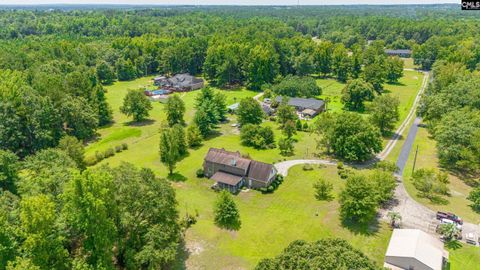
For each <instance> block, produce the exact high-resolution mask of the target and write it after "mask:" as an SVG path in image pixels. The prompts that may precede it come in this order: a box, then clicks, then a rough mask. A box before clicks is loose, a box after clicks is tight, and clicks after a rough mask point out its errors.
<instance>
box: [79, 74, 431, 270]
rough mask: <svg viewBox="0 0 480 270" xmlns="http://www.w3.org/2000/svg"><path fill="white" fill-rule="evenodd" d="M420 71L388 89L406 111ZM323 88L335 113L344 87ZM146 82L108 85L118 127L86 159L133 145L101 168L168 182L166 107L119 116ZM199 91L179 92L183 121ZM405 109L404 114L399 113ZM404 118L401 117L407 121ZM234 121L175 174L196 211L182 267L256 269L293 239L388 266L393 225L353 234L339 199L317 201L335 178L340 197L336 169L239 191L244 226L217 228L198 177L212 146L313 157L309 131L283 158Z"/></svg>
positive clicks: (233, 95) (184, 202) (103, 133)
mask: <svg viewBox="0 0 480 270" xmlns="http://www.w3.org/2000/svg"><path fill="white" fill-rule="evenodd" d="M422 76H423V75H422V74H419V73H416V72H409V71H407V72H405V77H404V78H402V79H401V83H400V84H399V85H387V86H386V88H387V89H388V91H390V92H391V93H392V94H396V95H398V96H399V97H400V99H401V101H402V104H401V108H407V107H409V106H411V103H412V102H413V99H414V97H415V94H416V93H417V91H418V90H419V88H420V84H421V79H422ZM317 82H318V83H319V85H321V86H322V89H323V90H324V93H323V95H324V96H322V97H326V96H328V95H330V96H331V97H333V98H334V97H337V99H336V103H335V102H332V103H331V104H333V105H331V107H330V109H332V110H338V111H340V110H342V107H341V106H342V104H341V103H340V100H339V97H338V96H339V95H340V93H341V89H342V88H343V85H342V84H340V83H338V82H336V81H334V80H329V79H325V80H317ZM149 84H150V80H149V78H141V79H138V80H135V81H131V82H117V83H115V84H114V85H112V86H108V87H106V89H107V91H108V92H107V99H108V101H109V103H110V105H111V107H112V109H113V112H114V113H113V115H114V120H115V122H114V123H113V124H112V125H111V126H108V127H105V128H102V129H100V130H99V135H100V136H99V139H98V140H97V141H96V142H93V143H91V144H90V145H88V146H87V153H86V155H87V156H89V155H94V154H95V151H103V150H105V149H107V148H109V147H114V146H116V145H119V144H121V143H127V144H128V150H126V151H123V152H121V153H117V154H116V155H115V156H113V157H110V158H108V159H105V160H103V161H102V162H101V163H100V164H110V165H112V166H116V165H119V164H120V163H121V162H123V161H126V162H131V163H133V164H135V165H136V166H139V167H148V168H151V169H152V170H154V172H155V173H156V174H157V175H158V176H160V177H167V174H168V171H167V169H166V167H165V166H164V165H163V164H161V163H160V161H159V154H158V144H159V136H158V130H159V126H160V123H161V122H162V121H164V120H165V113H164V111H163V107H164V105H163V104H162V103H159V102H155V103H153V110H152V111H151V113H150V117H149V119H150V120H149V121H146V122H145V123H141V124H132V123H131V119H129V118H127V117H126V116H125V115H123V114H121V113H120V112H119V107H120V106H121V104H122V102H123V97H124V96H125V94H126V93H127V90H128V89H137V88H140V87H145V86H147V87H149ZM217 91H222V92H223V93H224V94H225V95H226V96H227V105H230V104H233V103H235V102H238V101H239V100H240V99H241V98H243V97H253V96H254V95H256V94H257V93H256V92H253V91H248V90H246V89H243V88H241V89H238V90H228V91H227V90H217ZM197 94H198V91H193V92H189V93H182V94H180V96H181V97H182V99H183V100H184V101H185V105H186V108H187V112H186V115H185V120H186V122H187V123H190V122H191V120H192V118H193V115H194V108H193V106H194V101H195V97H196V95H197ZM401 110H403V109H401ZM405 116H406V114H402V117H405ZM228 117H229V121H228V122H227V123H224V124H221V125H219V128H218V132H217V134H215V135H213V136H212V137H211V138H207V140H205V141H204V143H203V145H202V146H201V147H199V148H197V149H190V151H189V154H188V156H186V157H184V159H183V160H181V161H180V162H179V163H178V164H177V167H176V169H175V175H174V177H171V179H172V185H173V186H174V187H175V189H176V191H177V198H178V202H179V209H180V211H181V213H182V214H183V213H185V211H188V212H190V213H194V212H195V211H198V213H199V217H198V222H197V224H195V225H194V226H193V227H192V228H191V229H189V230H188V231H187V233H186V238H185V239H186V245H187V247H188V248H189V250H191V253H190V254H188V258H187V259H186V260H179V264H178V265H177V268H183V267H185V264H187V265H189V266H195V268H201V269H203V268H205V269H251V268H253V267H254V265H255V264H256V263H257V262H258V261H259V260H260V259H261V258H264V257H273V256H275V255H277V254H278V253H280V252H281V251H282V250H283V249H284V248H285V247H286V246H287V245H288V244H289V243H290V242H291V241H293V240H296V239H305V240H309V241H314V240H317V239H319V238H323V237H341V238H344V239H346V240H348V241H349V242H350V243H352V245H354V246H355V247H357V248H359V249H361V250H362V251H363V252H365V253H366V254H367V255H368V256H369V257H371V258H372V259H374V260H375V261H376V262H377V263H378V264H379V265H381V264H382V262H383V257H384V253H385V249H386V247H387V245H388V241H389V237H390V234H391V231H390V229H389V228H388V225H386V224H385V223H380V224H379V225H378V231H376V232H373V233H367V234H365V233H361V232H358V231H357V232H354V231H350V230H348V229H345V228H343V227H342V226H341V224H340V220H339V216H338V202H337V201H336V200H333V201H331V202H319V201H316V200H315V198H314V197H313V188H312V184H313V181H314V180H316V179H318V178H319V177H320V176H323V177H325V178H326V179H328V180H330V181H331V182H332V183H333V184H334V186H335V191H336V192H338V191H339V190H340V188H341V187H342V185H343V182H344V180H341V179H339V177H338V176H337V173H336V168H335V167H328V168H323V169H318V168H317V169H315V170H314V171H303V170H302V168H301V166H298V167H295V168H293V169H292V170H291V171H290V174H289V176H288V177H287V179H286V180H285V182H284V183H283V184H282V185H281V186H280V188H279V189H278V190H277V191H276V192H275V193H274V194H268V195H267V194H265V195H264V194H261V193H259V192H256V191H250V192H242V193H240V194H239V195H238V196H236V197H235V200H236V201H237V203H238V206H239V208H240V213H241V217H242V226H241V229H240V230H239V231H237V232H230V231H225V230H220V229H218V228H217V227H216V226H215V225H214V224H213V213H212V206H213V203H214V200H215V197H216V196H215V193H214V192H213V191H212V190H211V189H210V186H211V185H212V184H213V182H212V181H210V180H207V179H198V178H197V177H196V175H195V172H196V170H197V169H199V168H200V167H201V165H202V163H203V158H204V156H205V154H206V153H207V151H208V149H209V148H210V147H217V148H222V147H223V148H225V149H227V150H239V151H240V152H241V153H243V154H247V153H248V154H249V155H250V156H251V158H253V159H257V160H260V161H264V162H270V163H276V162H279V161H282V160H285V159H299V158H314V153H315V152H316V151H315V146H316V141H315V137H314V136H312V135H311V134H309V133H306V132H298V133H297V134H296V135H295V136H294V138H295V139H296V141H297V143H296V144H295V153H294V154H293V155H292V156H290V157H282V156H281V155H280V153H279V150H278V149H267V150H255V149H253V148H250V147H245V146H243V145H241V143H240V136H239V130H238V128H236V127H232V126H231V124H232V123H236V117H235V116H234V115H228ZM263 125H269V126H272V127H273V129H274V132H275V136H276V139H277V140H278V139H279V138H280V136H281V132H280V130H278V128H277V125H276V124H275V123H273V122H270V121H265V122H264V123H263Z"/></svg>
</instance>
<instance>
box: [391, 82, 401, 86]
mask: <svg viewBox="0 0 480 270" xmlns="http://www.w3.org/2000/svg"><path fill="white" fill-rule="evenodd" d="M387 84H388V85H396V86H405V84H404V83H401V82H387Z"/></svg>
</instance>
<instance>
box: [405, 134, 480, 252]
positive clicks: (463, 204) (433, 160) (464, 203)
mask: <svg viewBox="0 0 480 270" xmlns="http://www.w3.org/2000/svg"><path fill="white" fill-rule="evenodd" d="M417 145H418V156H417V163H416V165H415V169H420V168H440V165H439V161H438V157H437V150H436V142H435V141H434V140H433V139H432V138H431V137H430V134H429V133H428V131H427V129H426V128H425V127H420V128H419V130H418V133H417V137H416V139H415V143H414V145H413V149H412V151H411V153H410V156H409V158H408V161H407V165H406V167H405V171H404V174H403V176H404V179H405V181H404V183H405V188H406V189H407V191H408V193H409V194H410V195H411V196H412V197H413V198H414V199H415V200H417V201H419V202H420V203H422V204H423V205H426V206H428V207H429V208H431V209H433V210H436V211H438V210H442V211H450V212H453V213H455V214H457V215H459V216H461V217H462V218H463V219H464V220H466V221H468V222H472V223H475V224H478V223H480V214H478V213H475V212H474V211H473V210H472V209H471V208H470V207H469V206H468V205H469V204H470V201H468V200H467V199H466V197H467V196H468V193H469V192H470V190H471V187H469V186H468V185H466V184H465V183H464V182H463V181H462V180H461V179H459V178H458V177H456V176H454V175H451V174H450V175H449V179H450V184H449V188H450V193H451V196H449V197H444V198H445V199H446V200H447V204H434V203H432V202H430V200H428V199H425V198H419V197H418V196H417V190H416V189H415V187H414V186H413V184H412V181H410V177H411V175H412V167H413V159H414V155H415V148H416V147H417ZM479 260H480V257H479Z"/></svg>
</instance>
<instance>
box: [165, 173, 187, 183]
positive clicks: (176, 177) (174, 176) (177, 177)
mask: <svg viewBox="0 0 480 270" xmlns="http://www.w3.org/2000/svg"><path fill="white" fill-rule="evenodd" d="M167 179H168V180H170V181H173V182H185V181H187V177H185V176H183V175H182V174H180V173H177V172H174V173H172V174H169V175H168V176H167Z"/></svg>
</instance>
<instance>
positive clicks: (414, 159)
mask: <svg viewBox="0 0 480 270" xmlns="http://www.w3.org/2000/svg"><path fill="white" fill-rule="evenodd" d="M417 155H418V144H417V149H416V150H415V157H414V158H413V168H412V174H413V173H414V172H415V164H416V163H417Z"/></svg>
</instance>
